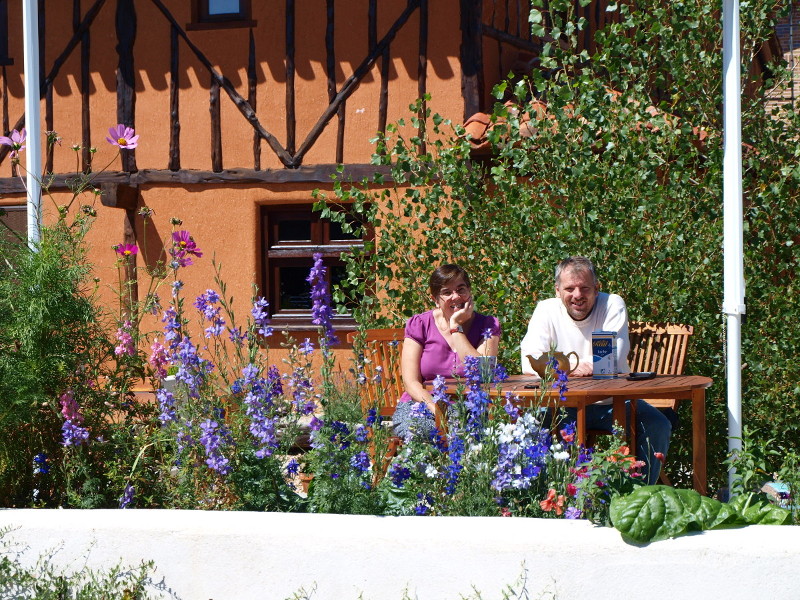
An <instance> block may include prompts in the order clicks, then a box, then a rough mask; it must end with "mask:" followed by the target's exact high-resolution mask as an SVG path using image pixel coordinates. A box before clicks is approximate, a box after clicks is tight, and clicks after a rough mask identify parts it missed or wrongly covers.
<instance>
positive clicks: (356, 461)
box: [350, 450, 370, 473]
mask: <svg viewBox="0 0 800 600" xmlns="http://www.w3.org/2000/svg"><path fill="white" fill-rule="evenodd" d="M369 464H370V463H369V455H368V454H367V453H366V452H365V451H363V450H362V451H361V452H359V453H358V454H356V455H354V456H353V457H352V458H351V459H350V466H351V467H353V468H354V469H355V470H356V471H359V472H360V473H366V472H367V471H369Z"/></svg>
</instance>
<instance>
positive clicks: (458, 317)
mask: <svg viewBox="0 0 800 600" xmlns="http://www.w3.org/2000/svg"><path fill="white" fill-rule="evenodd" d="M474 314H475V308H474V306H473V304H472V298H470V299H469V300H467V301H466V302H465V303H464V307H463V308H459V309H458V310H456V311H455V312H454V313H453V316H451V317H450V326H451V327H457V326H458V325H463V324H464V323H467V322H469V320H470V319H471V318H472V316H473V315H474Z"/></svg>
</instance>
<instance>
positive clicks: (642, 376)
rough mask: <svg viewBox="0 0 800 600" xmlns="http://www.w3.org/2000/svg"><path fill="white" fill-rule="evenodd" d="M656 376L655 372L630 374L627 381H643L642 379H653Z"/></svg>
mask: <svg viewBox="0 0 800 600" xmlns="http://www.w3.org/2000/svg"><path fill="white" fill-rule="evenodd" d="M655 376H656V372H655V371H636V372H634V373H628V377H627V379H629V380H630V381H641V380H642V379H653V378H654V377H655Z"/></svg>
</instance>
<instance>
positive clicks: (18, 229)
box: [0, 205, 28, 242]
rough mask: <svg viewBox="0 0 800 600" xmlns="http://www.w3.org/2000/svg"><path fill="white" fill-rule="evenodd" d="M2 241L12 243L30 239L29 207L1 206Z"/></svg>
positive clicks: (0, 230)
mask: <svg viewBox="0 0 800 600" xmlns="http://www.w3.org/2000/svg"><path fill="white" fill-rule="evenodd" d="M12 232H13V233H12ZM15 233H16V234H17V235H14V234H15ZM17 236H19V237H17ZM20 238H21V240H20ZM0 239H2V240H4V241H5V240H7V241H11V242H21V241H24V240H27V239H28V207H27V206H25V205H23V206H0Z"/></svg>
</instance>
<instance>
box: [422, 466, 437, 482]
mask: <svg viewBox="0 0 800 600" xmlns="http://www.w3.org/2000/svg"><path fill="white" fill-rule="evenodd" d="M438 475H439V471H438V470H437V469H436V467H434V466H433V465H428V466H427V467H425V476H426V477H429V478H431V479H433V478H434V477H437V476H438Z"/></svg>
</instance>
